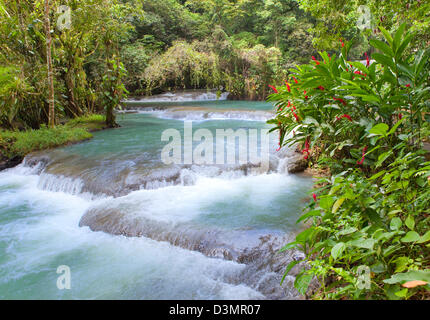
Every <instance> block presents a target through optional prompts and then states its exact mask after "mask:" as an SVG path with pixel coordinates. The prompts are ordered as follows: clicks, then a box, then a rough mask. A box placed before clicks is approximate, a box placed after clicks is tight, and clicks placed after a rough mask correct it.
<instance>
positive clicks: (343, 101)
mask: <svg viewBox="0 0 430 320" xmlns="http://www.w3.org/2000/svg"><path fill="white" fill-rule="evenodd" d="M333 100H334V101H339V102H340V103H342V104H343V105H344V106H346V101H345V100H343V99H342V98H336V97H333Z"/></svg>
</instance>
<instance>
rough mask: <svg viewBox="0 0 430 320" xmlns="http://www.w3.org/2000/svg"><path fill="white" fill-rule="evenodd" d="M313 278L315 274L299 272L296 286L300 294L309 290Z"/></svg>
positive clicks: (295, 282)
mask: <svg viewBox="0 0 430 320" xmlns="http://www.w3.org/2000/svg"><path fill="white" fill-rule="evenodd" d="M312 278H313V276H312V275H310V274H303V273H302V274H299V275H298V276H297V277H296V280H295V281H294V287H295V288H296V289H297V291H298V292H299V293H300V294H302V295H304V294H306V292H307V291H308V288H309V284H310V283H311V281H312Z"/></svg>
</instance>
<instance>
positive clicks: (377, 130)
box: [369, 123, 389, 136]
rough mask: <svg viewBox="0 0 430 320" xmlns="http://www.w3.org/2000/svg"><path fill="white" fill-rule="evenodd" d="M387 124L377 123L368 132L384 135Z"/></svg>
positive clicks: (386, 130)
mask: <svg viewBox="0 0 430 320" xmlns="http://www.w3.org/2000/svg"><path fill="white" fill-rule="evenodd" d="M388 129H389V127H388V125H387V124H385V123H379V124H377V125H375V126H374V127H373V128H372V129H370V130H369V133H370V134H373V135H377V136H386V135H387V132H388Z"/></svg>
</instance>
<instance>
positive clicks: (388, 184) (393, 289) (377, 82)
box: [269, 24, 430, 299]
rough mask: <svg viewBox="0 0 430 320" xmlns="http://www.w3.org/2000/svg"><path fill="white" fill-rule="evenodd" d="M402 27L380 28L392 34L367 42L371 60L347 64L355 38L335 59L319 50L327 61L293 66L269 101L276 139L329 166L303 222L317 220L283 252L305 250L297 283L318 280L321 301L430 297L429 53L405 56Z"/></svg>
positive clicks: (300, 287) (407, 36)
mask: <svg viewBox="0 0 430 320" xmlns="http://www.w3.org/2000/svg"><path fill="white" fill-rule="evenodd" d="M405 29H406V25H405V24H403V25H402V26H401V27H400V28H399V30H398V31H397V32H396V33H395V34H394V35H391V34H390V33H389V32H387V31H386V30H385V29H383V28H381V32H382V33H383V34H384V37H385V40H386V41H385V42H384V41H380V40H371V41H370V43H371V45H372V46H373V47H374V48H375V49H377V50H378V51H379V52H378V53H374V54H373V55H372V58H373V59H374V61H373V63H372V61H370V59H369V58H368V59H367V63H366V64H362V63H361V62H352V61H348V58H347V57H348V51H349V49H350V47H351V44H349V43H346V44H344V43H343V42H342V49H341V53H340V54H339V55H337V56H330V55H329V54H328V53H326V52H322V53H320V56H321V58H322V61H319V60H317V59H316V58H315V57H313V62H312V63H311V64H307V65H303V66H299V67H297V68H296V69H294V70H291V71H292V72H293V74H294V77H293V78H292V79H291V80H290V81H289V82H287V83H286V85H285V86H283V87H282V88H275V89H274V90H275V91H277V92H278V93H276V94H273V95H272V96H271V97H270V98H269V100H270V101H274V102H275V103H276V105H277V106H278V113H277V117H276V119H274V120H271V121H269V122H270V123H272V124H276V125H277V127H276V129H278V130H279V131H280V145H281V146H285V145H297V144H298V145H302V149H303V153H304V155H305V158H307V159H309V160H310V161H311V162H312V163H313V164H314V165H319V166H323V167H328V168H329V169H330V171H331V173H332V177H331V178H330V179H323V180H321V181H319V183H318V184H319V188H318V189H317V190H316V191H315V193H314V195H313V197H314V201H312V202H311V203H310V204H309V206H308V208H307V209H306V212H305V214H304V215H303V216H302V217H301V218H300V219H299V222H302V221H311V222H312V224H311V226H310V227H309V228H308V229H306V230H305V231H304V232H302V233H300V234H299V235H298V236H297V238H296V241H295V242H293V243H290V244H288V245H286V246H285V248H284V249H283V250H287V249H290V248H293V247H296V248H300V249H301V250H303V251H304V252H305V253H306V256H307V260H308V267H307V268H305V269H304V270H303V271H302V272H301V273H300V274H299V276H298V277H297V278H296V281H295V285H296V288H297V289H298V290H299V291H300V292H301V293H303V294H304V293H305V292H306V291H307V289H308V285H309V283H310V281H311V280H312V279H313V278H314V277H316V278H317V279H318V280H319V283H320V285H321V286H320V289H319V290H317V292H315V295H314V297H315V298H331V299H340V298H348V299H364V298H366V299H410V298H416V299H422V298H428V297H429V290H430V285H429V283H430V250H429V246H430V244H429V242H430V231H429V227H430V211H429V208H430V188H429V184H430V162H426V160H425V157H424V154H425V152H424V151H423V149H422V141H423V139H425V138H426V137H428V134H429V130H428V128H429V117H428V115H429V106H430V102H429V99H430V87H429V69H430V68H429V62H428V57H429V56H430V51H429V50H427V51H418V52H416V54H414V55H413V56H407V55H406V54H405V52H406V49H407V47H408V45H409V43H410V41H411V40H412V39H413V35H412V34H409V33H407V34H405ZM297 263H298V262H292V263H291V264H290V265H289V266H288V267H287V273H288V272H289V270H290V269H291V268H292V267H293V266H294V265H296V264H297ZM362 271H364V272H365V274H364V275H361V272H362Z"/></svg>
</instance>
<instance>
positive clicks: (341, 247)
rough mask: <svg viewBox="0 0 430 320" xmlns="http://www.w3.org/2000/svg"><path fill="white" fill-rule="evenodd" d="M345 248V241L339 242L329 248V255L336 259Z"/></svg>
mask: <svg viewBox="0 0 430 320" xmlns="http://www.w3.org/2000/svg"><path fill="white" fill-rule="evenodd" d="M345 249H346V245H345V243H343V242H339V243H337V244H336V245H335V246H334V247H333V248H332V249H331V256H332V257H333V259H335V260H337V258H339V257H340V256H341V255H342V253H343V252H344V251H345Z"/></svg>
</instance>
